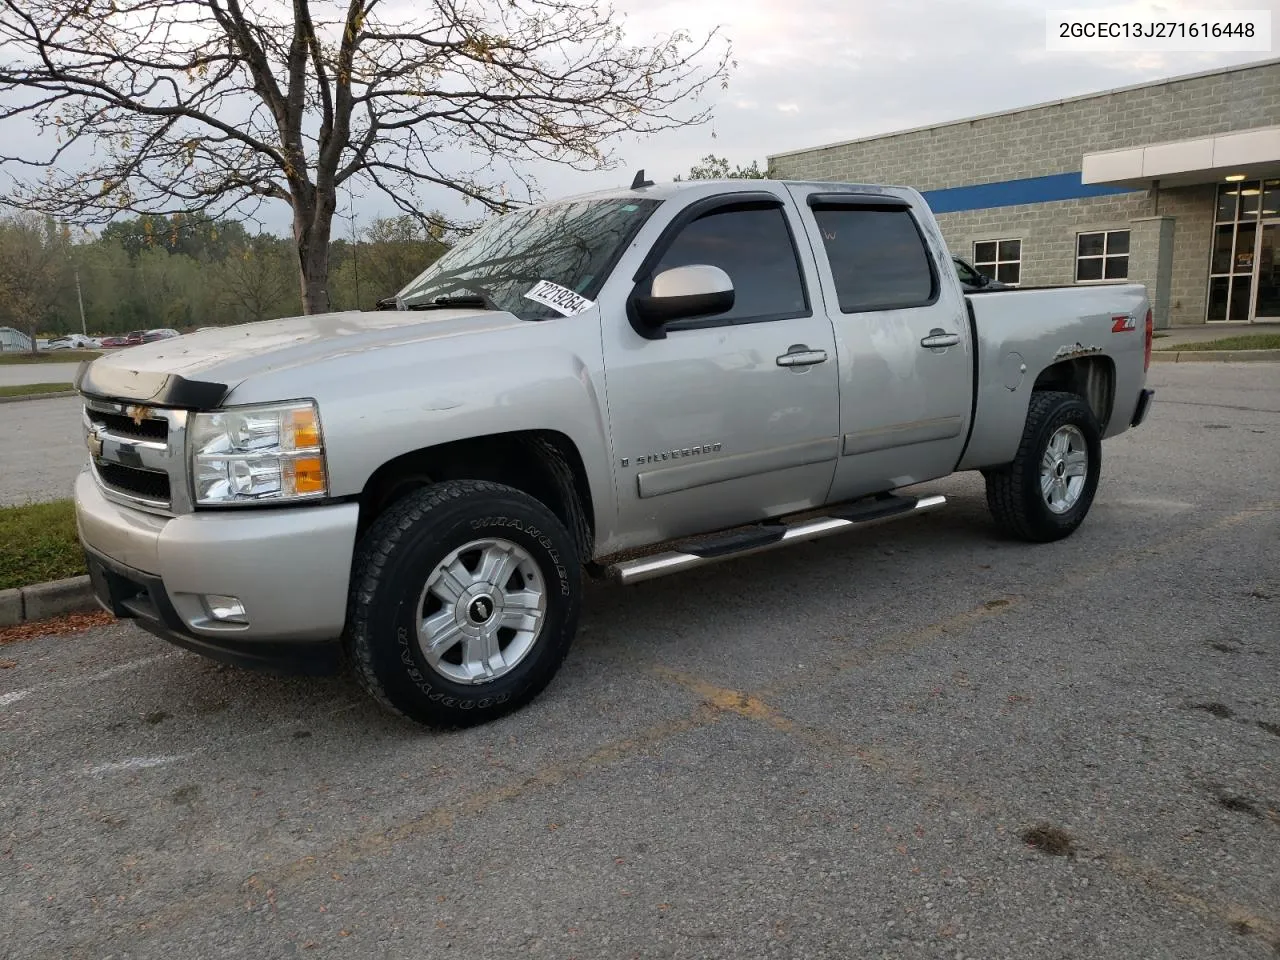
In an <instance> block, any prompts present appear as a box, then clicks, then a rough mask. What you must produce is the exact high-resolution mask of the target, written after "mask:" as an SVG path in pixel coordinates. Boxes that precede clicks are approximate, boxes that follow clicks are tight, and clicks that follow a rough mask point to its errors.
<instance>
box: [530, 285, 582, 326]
mask: <svg viewBox="0 0 1280 960" xmlns="http://www.w3.org/2000/svg"><path fill="white" fill-rule="evenodd" d="M524 296H525V299H527V300H532V301H534V302H535V303H540V304H542V305H543V306H544V307H550V308H551V309H552V310H555V311H556V312H557V313H560V314H563V315H564V316H566V317H572V316H574V315H575V314H579V313H582V311H583V310H590V309H591V308H592V307H594V306H595V305H596V304H595V301H594V300H588V299H587V298H586V297H584V296H582V295H581V294H577V293H574V292H573V291H572V290H570V289H569V288H568V287H562V286H560V284H558V283H552V282H551V281H550V280H539V281H538V284H537V286H535V287H534V288H533V289H532V290H530V291H529V292H528V293H526V294H525V295H524Z"/></svg>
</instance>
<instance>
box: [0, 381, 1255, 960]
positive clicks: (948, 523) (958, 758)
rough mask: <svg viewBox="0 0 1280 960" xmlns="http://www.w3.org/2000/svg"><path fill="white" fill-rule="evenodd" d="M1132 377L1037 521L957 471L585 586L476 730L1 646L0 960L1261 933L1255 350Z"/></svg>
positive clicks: (312, 689) (1027, 950)
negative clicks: (762, 547)
mask: <svg viewBox="0 0 1280 960" xmlns="http://www.w3.org/2000/svg"><path fill="white" fill-rule="evenodd" d="M1151 382H1152V383H1153V384H1154V385H1155V386H1156V387H1157V389H1158V391H1159V393H1158V395H1157V403H1156V405H1155V407H1154V410H1153V413H1152V418H1151V420H1150V421H1149V422H1148V423H1147V424H1146V425H1145V426H1144V427H1142V428H1141V429H1139V430H1137V431H1134V432H1131V433H1129V434H1126V435H1125V436H1123V437H1121V438H1118V439H1116V440H1114V441H1109V442H1108V443H1107V444H1106V446H1105V449H1104V458H1105V463H1104V475H1103V483H1102V487H1101V490H1100V493H1099V497H1098V500H1097V502H1096V503H1095V506H1094V509H1093V512H1092V513H1091V515H1090V519H1089V520H1088V521H1087V522H1086V524H1085V526H1084V527H1082V528H1081V530H1080V531H1079V532H1078V533H1077V534H1076V536H1074V537H1072V538H1071V539H1069V540H1068V541H1065V542H1063V543H1060V544H1056V545H1052V546H1041V547H1031V546H1026V545H1022V544H1018V543H1012V542H1008V541H1004V540H1001V539H1000V538H998V537H997V536H996V535H995V534H994V532H993V530H992V528H991V526H990V524H989V522H988V520H987V517H986V512H985V503H984V500H983V496H982V490H981V485H980V481H979V480H977V479H976V478H974V477H970V476H959V477H954V478H950V479H948V480H946V481H943V482H940V483H936V484H931V485H929V489H931V490H935V491H937V492H942V493H945V494H947V495H948V496H949V497H951V498H952V499H951V504H950V505H949V507H948V508H946V509H944V510H942V511H939V512H937V513H933V514H930V515H927V516H924V517H919V518H916V519H913V520H910V521H906V522H904V523H901V524H898V525H890V526H885V527H879V528H876V529H874V530H870V531H867V532H866V533H864V534H861V535H856V534H855V535H851V536H849V537H847V538H835V539H830V540H825V541H819V542H816V543H811V544H806V545H801V546H798V547H794V548H790V549H788V550H784V551H780V552H775V553H772V554H765V555H761V556H757V557H753V558H749V559H744V560H739V561H736V562H732V563H728V564H724V565H721V566H718V567H711V568H707V569H705V570H702V571H697V572H694V573H692V574H689V575H685V576H683V577H676V578H670V579H665V580H656V581H652V582H649V583H644V584H640V585H637V586H634V587H629V588H614V587H596V588H593V589H592V591H591V593H590V596H589V597H588V600H587V604H586V609H585V613H584V620H583V625H582V630H581V634H580V636H579V641H578V643H577V644H576V646H575V648H574V650H573V652H572V653H571V654H570V657H569V660H568V661H567V662H566V664H565V667H564V669H563V671H562V673H561V674H560V676H559V677H558V678H557V680H556V681H555V682H554V683H553V684H552V686H551V687H550V688H549V689H548V690H547V692H546V693H545V694H544V695H543V696H542V697H541V698H540V699H539V700H537V701H536V702H535V703H533V704H532V705H530V706H529V707H528V708H526V709H525V710H523V711H521V712H519V713H517V714H515V715H513V716H510V717H508V718H505V719H504V720H502V721H500V722H498V723H495V724H492V725H489V726H486V727H483V728H479V729H475V730H470V731H465V732H461V733H451V734H438V733H430V732H425V731H423V730H421V729H418V728H416V727H413V726H412V725H410V724H408V723H405V722H401V721H398V720H396V719H393V718H390V717H387V716H385V715H384V714H382V713H381V712H380V711H379V710H378V709H377V708H376V707H374V706H373V705H371V704H370V703H369V702H368V701H367V700H366V699H365V698H364V696H363V695H362V694H361V693H360V692H359V691H358V690H357V689H356V688H355V686H354V685H353V684H352V683H351V682H349V681H347V680H345V679H330V680H300V679H277V678H273V677H269V676H263V675H258V674H252V673H247V672H243V671H240V670H236V669H234V668H226V667H222V666H219V665H216V664H213V663H211V662H209V661H205V660H203V659H200V658H198V657H196V656H194V655H190V654H187V653H184V652H180V651H177V650H174V649H171V648H168V647H166V646H164V645H163V644H161V643H160V642H159V641H156V640H153V639H151V638H150V637H148V636H147V635H145V634H143V633H141V632H139V631H137V630H135V629H134V628H132V627H130V626H127V625H111V626H107V627H102V628H97V629H95V630H92V631H90V632H87V633H83V634H77V635H75V636H64V637H59V636H51V637H44V638H40V639H36V640H30V641H25V642H21V643H15V644H10V645H6V646H3V647H0V662H6V663H7V664H11V665H10V666H8V668H7V669H0V755H2V756H3V770H4V774H5V775H4V780H3V783H2V784H0V821H2V822H3V824H4V826H3V828H0V954H2V955H3V956H5V957H13V958H19V957H22V958H26V957H51V958H52V957H58V958H69V957H93V958H104V957H126V956H127V957H131V958H149V957H156V958H160V957H164V958H172V957H175V956H180V957H182V958H183V960H190V958H203V957H227V956H237V957H239V956H252V957H255V958H274V957H294V956H300V957H324V956H335V957H336V956H344V957H345V956H350V957H362V958H363V957H415V958H417V957H428V956H429V957H447V956H458V957H484V958H498V957H517V956H518V957H525V956H528V957H548V958H551V957H555V958H568V957H577V958H601V960H604V958H608V960H621V958H629V957H643V958H650V957H699V958H701V957H735V958H736V957H801V956H803V957H833V958H834V957H840V958H850V957H859V958H861V957H877V958H879V957H894V958H917V957H918V958H926V957H927V958H938V957H943V958H948V960H951V958H960V957H981V958H1003V957H1009V958H1018V960H1026V958H1059V957H1061V958H1073V960H1075V958H1082V957H1088V958H1117V960H1119V958H1124V960H1132V958H1135V957H1142V958H1153V957H1159V958H1166V957H1167V958H1188V960H1190V958H1196V960H1202V958H1205V957H1215V958H1220V957H1248V958H1266V957H1271V958H1274V957H1275V956H1276V955H1277V954H1278V953H1280V870H1277V864H1280V553H1278V552H1277V547H1276V545H1277V543H1280V490H1278V489H1277V486H1276V475H1277V472H1278V470H1277V468H1280V368H1278V367H1276V366H1275V365H1273V364H1255V365H1226V366H1224V365H1219V364H1189V365H1181V364H1179V365H1173V364H1164V365H1157V366H1154V367H1153V369H1152V375H1151ZM12 406H23V405H21V404H19V405H12ZM0 424H7V420H6V415H4V414H0ZM5 430H6V431H7V430H8V427H7V426H5ZM5 437H6V434H0V457H6V458H7V456H8V454H7V453H5V452H4V451H5V447H4V446H3V444H4V443H5V442H8V441H7V440H6V439H5ZM7 469H8V468H7V467H6V472H7ZM53 479H54V478H53V476H52V475H51V476H50V481H51V482H52V481H53ZM58 482H61V478H60V475H58ZM1037 829H1038V831H1039V832H1029V831H1036V830H1037ZM1028 838H1030V839H1031V840H1033V841H1035V843H1034V844H1033V843H1028V842H1027V840H1028Z"/></svg>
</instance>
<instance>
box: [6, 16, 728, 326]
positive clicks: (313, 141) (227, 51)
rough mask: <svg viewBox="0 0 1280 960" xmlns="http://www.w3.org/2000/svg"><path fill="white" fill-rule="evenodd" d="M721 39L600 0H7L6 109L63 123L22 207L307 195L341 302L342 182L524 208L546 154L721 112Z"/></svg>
mask: <svg viewBox="0 0 1280 960" xmlns="http://www.w3.org/2000/svg"><path fill="white" fill-rule="evenodd" d="M713 42H716V38H715V35H714V34H712V35H710V36H707V37H705V38H702V39H696V38H694V37H692V36H691V35H690V34H689V32H688V31H685V30H675V31H672V32H671V33H669V34H666V35H664V36H661V37H657V38H655V39H654V40H653V42H652V43H651V44H648V45H642V46H636V45H633V44H631V43H629V42H628V38H627V35H626V33H625V31H624V29H623V26H622V24H621V23H620V22H619V21H618V20H617V19H615V16H614V13H613V11H612V9H610V8H609V7H608V6H606V5H597V4H596V2H595V0H536V2H531V3H521V2H517V0H477V2H476V3H465V4H460V3H456V2H454V0H424V2H423V3H418V4H398V5H394V6H392V5H388V4H385V3H380V2H379V0H293V2H292V3H290V4H284V3H268V2H262V3H254V4H248V3H245V2H243V0H75V2H72V3H68V2H67V0H24V2H22V3H19V2H17V0H5V2H4V3H2V4H0V46H3V49H4V57H3V60H0V122H2V121H4V120H11V121H17V123H18V124H20V125H21V128H22V129H23V130H24V131H25V130H27V129H30V127H31V126H32V125H33V124H34V125H37V126H39V127H40V128H41V129H44V130H49V131H56V134H57V135H56V139H55V138H54V137H50V138H49V139H48V140H46V141H44V143H45V144H50V146H49V148H48V150H47V151H46V152H44V153H42V154H36V153H26V154H25V155H22V156H8V157H4V156H0V159H3V160H6V161H12V162H11V163H8V164H7V166H9V167H15V166H17V167H23V166H25V167H26V168H29V169H31V168H34V171H35V173H34V175H33V176H31V177H30V178H28V179H23V180H20V182H19V188H18V190H17V191H16V193H15V197H16V201H17V202H19V203H21V204H22V205H24V206H25V207H27V208H28V209H32V210H39V211H44V212H49V213H52V214H54V215H56V216H59V217H63V216H65V217H68V218H71V219H78V220H83V221H86V222H88V221H93V222H98V223H103V222H108V221H109V220H110V219H112V218H113V217H115V216H116V215H117V214H119V213H121V212H132V213H140V214H147V215H167V214H171V213H177V212H182V213H184V214H185V213H192V214H199V215H201V216H203V217H205V218H207V219H211V220H217V219H219V218H220V217H222V216H225V215H227V213H228V212H229V211H232V210H237V209H240V210H244V209H246V207H247V205H251V204H255V203H282V204H287V205H288V207H289V209H290V212H291V214H292V224H293V244H294V261H295V268H296V271H297V274H298V278H299V288H300V291H301V298H302V304H303V308H304V309H305V310H306V311H307V312H308V313H313V312H320V311H324V310H327V309H328V308H329V304H330V297H329V241H330V235H331V233H332V228H333V217H334V212H335V210H336V207H337V196H338V191H339V190H342V191H353V192H355V193H360V192H361V191H362V190H371V191H379V192H381V193H382V194H383V195H385V196H387V197H388V198H389V199H390V200H391V202H393V203H395V204H396V205H397V206H398V207H399V208H400V209H401V210H402V211H403V212H405V213H407V214H409V215H412V216H417V215H419V214H418V211H419V210H422V209H425V208H426V206H427V205H426V204H425V203H424V202H423V198H422V196H421V194H422V193H423V192H424V191H432V192H435V191H441V190H443V191H451V192H452V193H454V194H455V195H458V196H460V197H462V198H463V199H464V200H465V201H468V202H470V203H474V204H477V205H478V206H479V207H480V209H481V210H482V211H483V212H486V213H487V212H490V211H502V210H506V209H509V208H510V207H511V206H512V205H513V204H518V203H519V202H521V201H522V200H524V199H525V198H531V197H532V196H534V195H535V193H536V189H535V188H534V185H532V183H531V181H529V180H528V179H527V178H526V177H525V176H523V175H522V173H521V171H520V166H521V164H523V163H524V162H526V161H528V160H531V159H533V160H542V161H549V162H552V163H559V164H565V165H569V166H572V167H575V168H579V169H601V168H609V167H612V166H614V165H615V158H614V156H613V155H612V154H611V153H610V152H609V150H608V149H607V148H606V146H605V145H606V144H607V143H609V142H610V141H612V140H614V138H616V136H617V135H618V134H620V133H636V134H651V133H655V132H658V131H661V130H666V129H672V128H677V127H683V126H688V125H690V124H697V123H702V122H704V121H705V120H706V119H708V117H709V111H708V110H707V109H705V108H700V107H697V106H695V105H694V104H695V103H696V98H697V96H698V95H699V94H700V93H701V92H702V91H703V90H704V89H705V88H706V87H707V86H708V85H709V84H712V83H714V82H719V81H722V80H723V79H724V77H725V75H726V70H727V64H728V53H727V51H724V52H722V53H720V54H718V55H714V56H710V58H709V59H707V58H706V57H704V54H707V52H708V51H709V48H710V46H711V44H712V43H713ZM8 142H10V143H28V144H29V143H31V138H29V137H17V136H13V137H11V138H10V140H9V141H8ZM76 153H80V154H83V155H87V156H89V157H90V158H91V159H90V160H88V161H87V162H86V164H85V165H84V166H83V167H81V168H77V167H76V166H74V165H71V164H68V163H67V162H66V158H67V157H68V156H69V155H74V154H76ZM513 190H515V191H518V194H517V193H515V192H513Z"/></svg>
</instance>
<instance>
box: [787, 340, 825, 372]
mask: <svg viewBox="0 0 1280 960" xmlns="http://www.w3.org/2000/svg"><path fill="white" fill-rule="evenodd" d="M826 360H827V351H825V350H810V349H809V348H808V346H806V345H805V344H803V343H798V344H796V345H795V346H793V347H791V348H790V349H789V350H787V352H786V353H784V354H783V355H782V356H780V357H778V360H777V363H778V366H780V367H809V366H812V365H813V364H815V363H825V362H826Z"/></svg>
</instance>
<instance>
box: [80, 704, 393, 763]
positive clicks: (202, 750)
mask: <svg viewBox="0 0 1280 960" xmlns="http://www.w3.org/2000/svg"><path fill="white" fill-rule="evenodd" d="M362 707H368V704H367V703H366V702H365V701H364V700H357V701H355V702H354V703H348V704H344V705H343V706H341V707H334V708H333V709H332V710H325V711H324V712H322V713H319V714H316V717H323V718H326V719H327V718H329V717H333V716H337V715H338V714H340V713H348V712H350V711H351V710H358V709H360V708H362ZM300 719H301V718H299V717H291V718H290V719H288V720H282V721H281V722H280V723H273V724H271V725H270V726H267V727H263V728H261V729H259V730H254V731H253V732H252V733H246V734H244V735H243V736H239V737H230V738H226V739H220V740H219V741H218V743H217V746H218V748H219V749H220V750H225V749H226V748H228V747H234V746H238V745H240V744H242V743H248V742H249V741H250V740H260V739H262V738H263V737H270V736H274V735H275V734H277V733H279V732H280V731H281V730H286V729H288V728H289V727H296V726H297V725H298V723H299V720H300ZM313 719H314V718H313ZM210 749H212V748H211V747H198V748H197V749H195V750H192V751H190V752H188V753H177V754H173V755H170V756H166V755H163V754H162V755H160V756H154V757H127V758H125V759H124V760H115V761H112V762H111V763H100V764H98V765H97V766H95V767H90V768H89V769H88V770H87V771H85V772H87V773H88V774H89V775H90V776H95V777H101V776H105V775H106V774H109V773H128V772H130V771H133V770H147V769H150V768H152V767H163V766H167V765H168V764H170V763H181V762H185V761H187V760H194V759H195V758H196V757H199V756H201V755H203V754H206V753H208V752H209V751H210Z"/></svg>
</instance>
